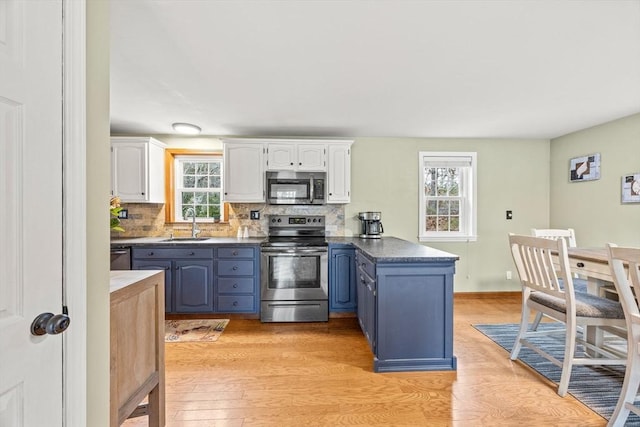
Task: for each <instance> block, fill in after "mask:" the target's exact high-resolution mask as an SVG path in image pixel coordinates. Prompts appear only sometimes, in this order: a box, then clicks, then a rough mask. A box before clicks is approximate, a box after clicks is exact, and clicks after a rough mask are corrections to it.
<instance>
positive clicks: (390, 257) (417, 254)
mask: <svg viewBox="0 0 640 427" xmlns="http://www.w3.org/2000/svg"><path fill="white" fill-rule="evenodd" d="M265 239H266V236H263V237H249V238H246V239H245V238H242V239H238V238H236V237H210V238H207V239H206V240H196V241H194V240H173V241H167V240H168V238H167V237H133V238H123V239H112V240H111V247H113V248H117V247H123V246H139V247H144V246H158V245H162V246H179V245H199V246H200V245H202V246H208V245H233V246H238V245H254V246H255V245H259V244H260V243H262V242H263V241H264V240H265ZM327 241H328V242H329V243H330V244H336V243H337V244H344V245H352V246H355V247H356V248H358V249H360V250H362V251H363V252H364V253H365V255H367V256H368V257H369V258H370V259H371V260H372V261H375V262H434V261H456V260H458V259H459V258H460V257H459V256H458V255H454V254H451V253H448V252H444V251H441V250H439V249H434V248H431V247H429V246H424V245H419V244H416V243H411V242H409V241H406V240H402V239H398V238H397V237H382V238H381V239H361V238H359V237H340V236H328V237H327Z"/></svg>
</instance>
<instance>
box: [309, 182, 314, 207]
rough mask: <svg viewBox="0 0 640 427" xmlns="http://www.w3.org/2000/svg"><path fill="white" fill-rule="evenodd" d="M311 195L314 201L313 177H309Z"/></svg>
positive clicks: (311, 201)
mask: <svg viewBox="0 0 640 427" xmlns="http://www.w3.org/2000/svg"><path fill="white" fill-rule="evenodd" d="M309 196H310V197H311V200H309V202H310V203H313V196H314V194H313V177H311V178H309Z"/></svg>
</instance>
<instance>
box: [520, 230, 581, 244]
mask: <svg viewBox="0 0 640 427" xmlns="http://www.w3.org/2000/svg"><path fill="white" fill-rule="evenodd" d="M531 235H532V236H534V237H544V238H545V239H553V240H556V239H561V238H562V239H565V240H566V241H567V247H569V248H575V247H576V232H575V231H574V230H573V228H532V229H531Z"/></svg>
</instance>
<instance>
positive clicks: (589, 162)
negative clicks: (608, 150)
mask: <svg viewBox="0 0 640 427" xmlns="http://www.w3.org/2000/svg"><path fill="white" fill-rule="evenodd" d="M594 179H600V153H595V154H589V155H587V156H582V157H574V158H573V159H571V160H570V161H569V181H571V182H582V181H593V180H594Z"/></svg>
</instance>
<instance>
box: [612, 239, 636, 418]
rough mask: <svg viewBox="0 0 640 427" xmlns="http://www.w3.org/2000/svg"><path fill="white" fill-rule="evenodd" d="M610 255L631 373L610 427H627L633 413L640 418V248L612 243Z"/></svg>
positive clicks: (623, 387)
mask: <svg viewBox="0 0 640 427" xmlns="http://www.w3.org/2000/svg"><path fill="white" fill-rule="evenodd" d="M607 252H608V254H609V267H610V268H611V273H612V276H613V283H614V285H615V287H616V291H617V292H618V298H619V299H620V302H621V303H622V308H623V309H624V314H625V319H626V323H627V369H626V371H625V374H624V382H623V383H622V390H621V391H620V397H619V398H618V404H617V405H616V409H615V410H614V411H613V415H611V418H610V419H609V423H608V424H607V426H623V425H624V424H625V422H626V420H627V417H628V416H629V411H633V412H634V413H636V414H637V415H639V416H640V408H638V407H637V406H634V404H633V403H634V401H635V397H636V394H637V392H638V386H640V348H639V347H640V310H639V309H638V300H637V299H636V295H639V294H638V292H640V272H639V270H638V269H639V268H640V248H628V247H618V246H617V245H614V244H613V243H609V244H608V245H607ZM625 266H626V267H628V269H627V268H625ZM627 271H628V272H627Z"/></svg>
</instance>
